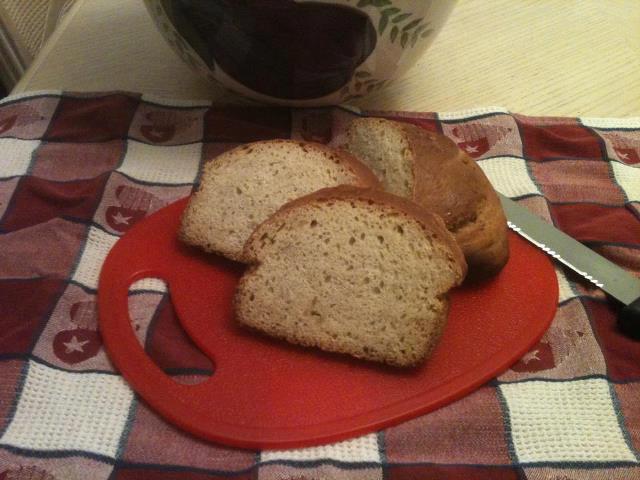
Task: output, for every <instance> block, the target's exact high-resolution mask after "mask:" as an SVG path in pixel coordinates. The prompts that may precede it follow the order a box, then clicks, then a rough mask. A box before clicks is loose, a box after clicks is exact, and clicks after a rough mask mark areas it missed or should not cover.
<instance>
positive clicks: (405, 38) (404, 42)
mask: <svg viewBox="0 0 640 480" xmlns="http://www.w3.org/2000/svg"><path fill="white" fill-rule="evenodd" d="M408 40H409V34H408V33H407V32H404V33H403V34H402V37H401V39H400V45H402V48H405V47H406V46H407V41H408Z"/></svg>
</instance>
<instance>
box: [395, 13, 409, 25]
mask: <svg viewBox="0 0 640 480" xmlns="http://www.w3.org/2000/svg"><path fill="white" fill-rule="evenodd" d="M411 15H412V14H411V13H402V14H400V15H396V16H395V17H393V20H391V21H392V22H393V23H400V22H401V21H403V20H406V19H407V18H409V17H410V16H411Z"/></svg>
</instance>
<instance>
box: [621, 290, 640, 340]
mask: <svg viewBox="0 0 640 480" xmlns="http://www.w3.org/2000/svg"><path fill="white" fill-rule="evenodd" d="M618 327H619V328H620V330H621V331H622V333H624V334H625V335H627V336H629V337H631V338H634V339H635V340H640V297H638V298H636V299H635V300H634V301H633V302H631V303H630V304H629V305H627V306H626V307H624V308H623V309H622V310H620V313H619V314H618Z"/></svg>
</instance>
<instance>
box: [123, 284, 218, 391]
mask: <svg viewBox="0 0 640 480" xmlns="http://www.w3.org/2000/svg"><path fill="white" fill-rule="evenodd" d="M128 305H129V318H130V320H131V327H132V328H133V331H134V332H135V335H136V338H137V339H138V342H140V345H141V346H142V348H144V350H145V352H146V353H147V355H148V356H149V358H150V359H151V360H152V361H153V362H154V363H155V364H156V365H157V366H158V368H160V369H161V370H162V371H163V372H165V373H166V374H167V375H168V376H170V377H171V378H172V379H173V380H174V381H175V382H177V383H180V384H183V385H196V384H199V383H202V382H204V381H206V380H207V379H208V378H209V377H211V376H212V375H213V372H214V370H215V367H214V364H213V362H212V361H211V360H210V359H209V358H208V357H207V356H206V355H205V354H204V353H202V351H200V349H199V348H198V347H197V346H196V344H195V343H194V342H193V340H192V339H191V338H190V337H189V335H188V334H187V332H186V331H185V330H184V328H183V327H182V325H181V323H180V320H179V319H178V316H177V314H176V312H175V309H174V308H173V303H172V302H171V295H170V293H169V287H168V285H167V283H166V282H165V281H164V280H163V279H161V278H144V279H141V280H138V281H136V282H134V283H132V284H131V285H130V286H129V298H128Z"/></svg>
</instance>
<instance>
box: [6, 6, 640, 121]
mask: <svg viewBox="0 0 640 480" xmlns="http://www.w3.org/2000/svg"><path fill="white" fill-rule="evenodd" d="M638 25H640V2H638V1H637V0H615V1H614V0H611V1H608V2H602V1H600V0H528V1H524V0H522V1H518V2H513V1H512V0H492V1H491V2H486V1H481V0H460V1H459V3H458V5H457V7H456V8H455V9H454V13H453V14H452V16H451V17H450V20H449V22H448V23H447V25H446V26H445V28H444V29H443V30H442V32H441V34H440V35H439V36H438V38H437V39H436V40H435V42H434V44H433V45H432V47H431V49H430V50H429V51H428V52H427V54H426V55H425V56H423V58H422V60H421V61H420V62H419V63H418V64H416V65H415V66H414V67H413V68H412V69H411V70H410V71H409V72H408V73H407V74H406V75H405V76H404V77H403V78H401V79H398V80H397V81H396V82H395V83H394V84H393V85H392V86H390V87H389V88H388V89H386V90H385V91H383V92H380V93H377V94H374V95H372V96H370V97H368V98H366V99H364V100H361V101H360V102H359V103H358V104H357V105H358V106H360V107H363V108H366V109H376V110H378V109H379V110H410V111H455V110H463V109H469V108H475V107H485V106H501V107H505V108H507V109H509V110H510V111H513V112H519V113H524V114H529V115H558V116H595V117H604V116H609V117H627V116H638V115H640V28H637V27H638ZM47 89H63V90H75V91H106V90H128V91H135V92H143V93H148V94H154V95H160V96H165V97H173V98H198V99H200V98H202V99H213V100H216V101H218V102H224V103H235V102H241V100H240V99H238V98H237V97H235V96H233V95H230V94H229V93H228V92H225V91H223V90H222V89H220V88H216V87H213V86H211V85H210V84H209V83H207V82H206V81H205V80H204V79H202V78H200V77H199V76H198V75H197V74H195V73H193V72H192V71H191V70H190V69H189V68H188V67H187V66H186V65H184V64H183V63H182V61H181V60H180V59H179V58H178V57H177V55H176V54H175V53H174V52H173V51H172V50H171V49H170V48H169V46H168V45H167V44H166V43H165V41H164V39H163V38H162V37H161V35H160V34H159V33H158V31H156V28H155V26H154V24H153V22H152V20H151V18H150V17H149V16H148V14H147V12H146V9H145V7H144V5H143V2H142V1H138V2H132V1H131V0H110V1H108V2H98V1H92V0H79V1H78V2H77V4H76V5H75V6H74V7H73V9H72V10H71V11H70V12H69V14H68V15H67V16H66V17H65V19H64V20H63V22H62V24H61V25H60V28H59V29H58V30H57V31H56V32H55V34H54V35H53V36H52V37H51V38H50V40H49V42H48V43H47V45H46V46H45V48H44V49H43V50H42V52H41V53H40V55H39V56H38V58H37V59H36V60H35V62H34V63H33V64H32V66H31V67H30V69H29V70H28V72H27V73H26V75H25V76H24V77H23V79H22V80H21V81H20V82H19V83H18V85H17V86H16V87H15V89H14V90H13V93H20V92H25V91H32V90H47Z"/></svg>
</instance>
